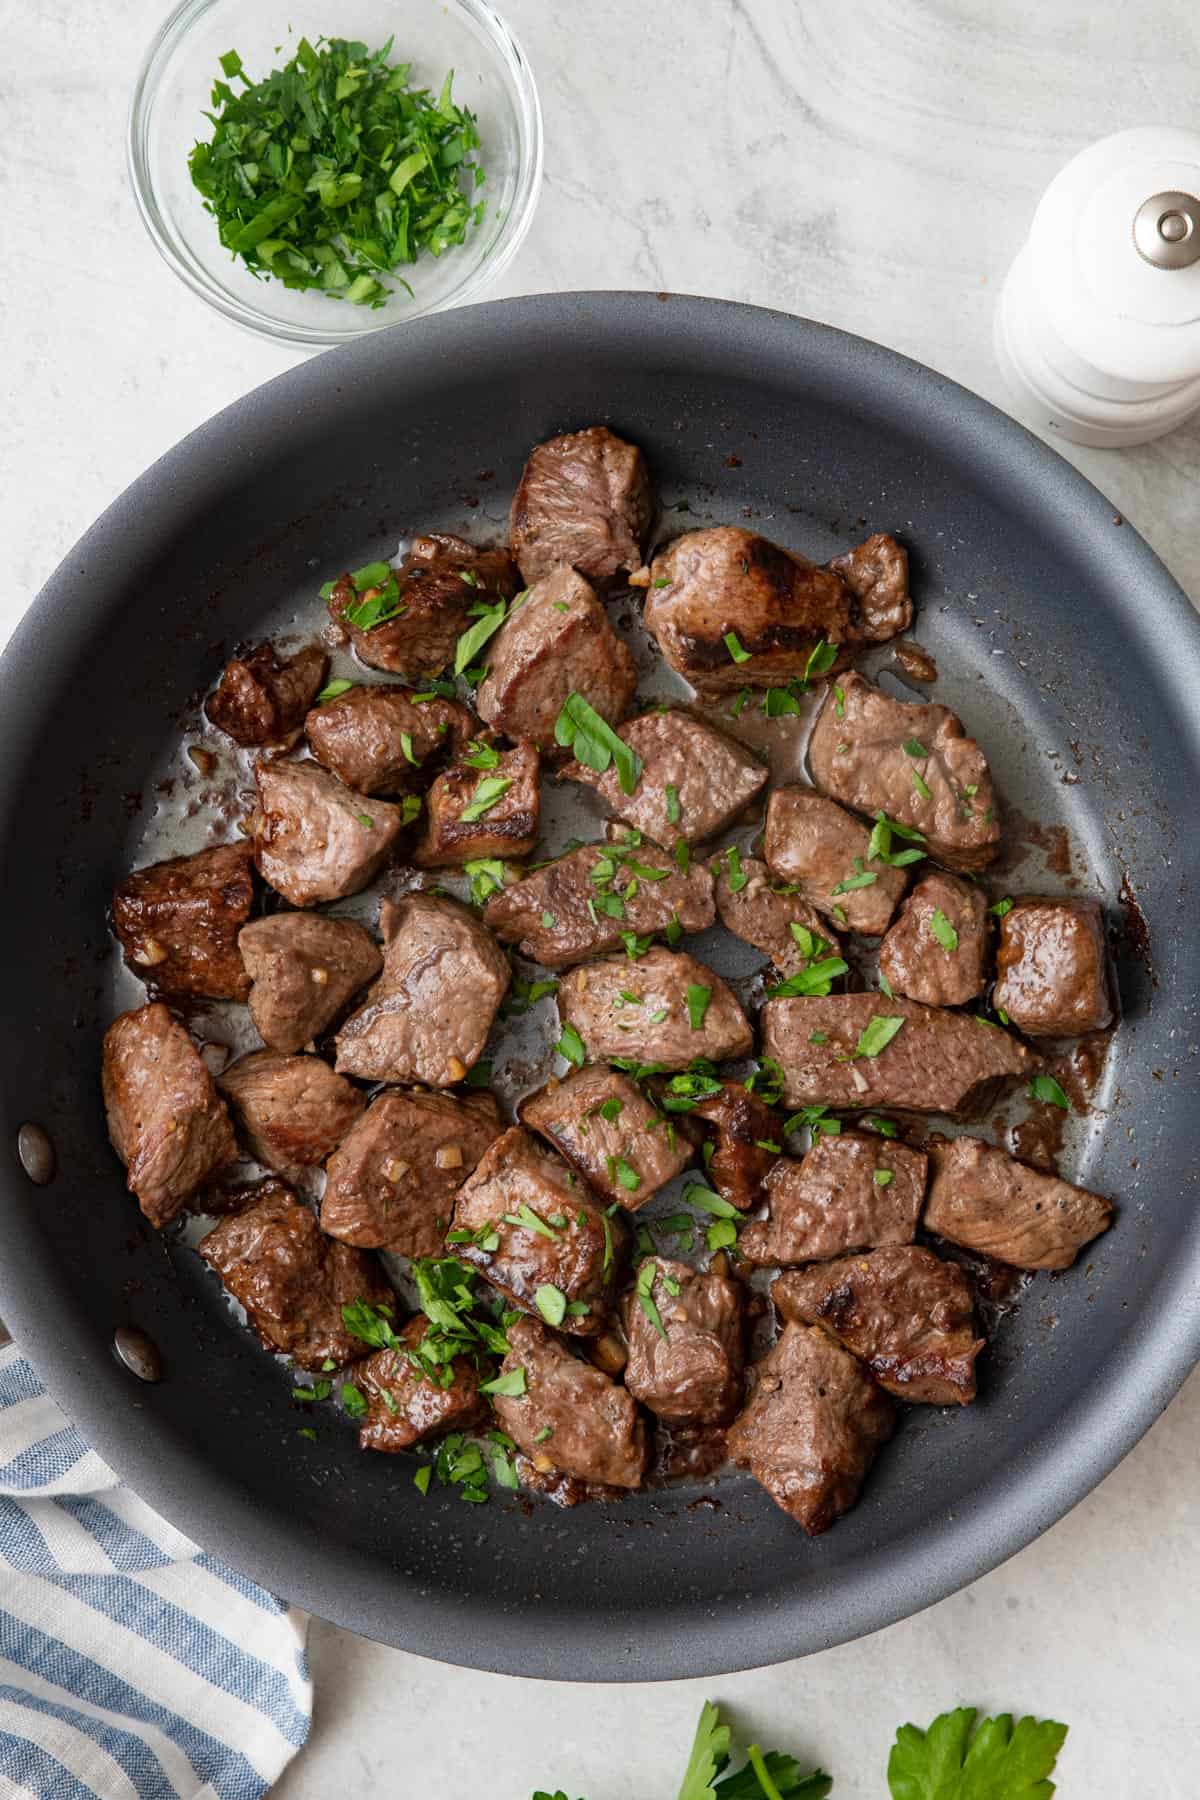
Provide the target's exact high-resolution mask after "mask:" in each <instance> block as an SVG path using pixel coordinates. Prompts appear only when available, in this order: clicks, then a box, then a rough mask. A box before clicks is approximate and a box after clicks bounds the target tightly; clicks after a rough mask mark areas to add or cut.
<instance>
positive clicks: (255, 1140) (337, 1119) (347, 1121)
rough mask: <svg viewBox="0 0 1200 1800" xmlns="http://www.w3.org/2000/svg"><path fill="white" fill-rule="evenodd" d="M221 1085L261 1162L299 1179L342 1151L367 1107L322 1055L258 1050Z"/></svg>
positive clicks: (238, 1063) (248, 1144)
mask: <svg viewBox="0 0 1200 1800" xmlns="http://www.w3.org/2000/svg"><path fill="white" fill-rule="evenodd" d="M217 1086H218V1087H219V1088H220V1090H221V1092H222V1094H223V1095H224V1096H225V1099H226V1100H227V1101H228V1102H229V1105H230V1107H231V1108H232V1111H233V1116H234V1118H235V1119H236V1120H237V1123H238V1127H239V1129H240V1132H241V1136H242V1140H243V1142H244V1143H245V1145H246V1147H247V1149H248V1150H249V1151H250V1154H251V1155H252V1156H253V1157H254V1158H255V1160H256V1161H257V1162H260V1163H263V1164H264V1165H265V1166H266V1167H267V1168H268V1169H274V1170H275V1172H276V1174H277V1175H285V1176H287V1177H288V1178H289V1179H290V1180H293V1181H296V1180H299V1178H300V1176H301V1175H302V1174H303V1172H304V1170H305V1169H312V1168H315V1167H316V1165H317V1164H318V1163H323V1162H324V1161H325V1158H326V1157H327V1156H330V1155H332V1153H333V1152H334V1150H336V1149H337V1147H338V1145H339V1144H340V1143H341V1141H342V1139H343V1138H344V1137H345V1135H346V1133H347V1132H348V1131H349V1129H350V1127H351V1126H352V1125H353V1123H354V1121H355V1119H357V1117H358V1115H359V1114H360V1113H361V1111H362V1109H363V1105H364V1101H363V1097H362V1095H361V1094H360V1093H359V1092H358V1090H357V1088H354V1087H352V1086H351V1084H350V1083H349V1082H348V1081H346V1080H344V1079H343V1078H342V1076H340V1075H335V1074H334V1072H333V1070H332V1069H331V1068H330V1066H329V1064H328V1063H327V1062H323V1061H322V1059H321V1058H320V1057H319V1056H284V1055H283V1054H282V1053H281V1052H280V1051H278V1050H253V1051H251V1053H250V1055H249V1056H240V1057H239V1058H238V1060H237V1061H236V1062H235V1063H230V1065H229V1067H228V1068H227V1069H226V1070H225V1072H224V1074H222V1075H221V1076H219V1077H218V1080H217Z"/></svg>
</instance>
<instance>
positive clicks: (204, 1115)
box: [102, 1000, 237, 1225]
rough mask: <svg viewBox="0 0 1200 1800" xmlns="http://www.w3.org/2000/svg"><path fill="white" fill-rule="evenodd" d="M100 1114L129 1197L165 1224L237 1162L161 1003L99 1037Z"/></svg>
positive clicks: (221, 1114)
mask: <svg viewBox="0 0 1200 1800" xmlns="http://www.w3.org/2000/svg"><path fill="white" fill-rule="evenodd" d="M102 1067H103V1083H104V1111H105V1115H106V1117H107V1120H108V1135H109V1137H110V1138H111V1139H112V1146H113V1149H114V1150H115V1151H116V1153H117V1155H118V1156H119V1157H120V1158H121V1161H122V1162H123V1163H124V1164H125V1168H126V1171H127V1173H128V1177H129V1191H130V1193H131V1194H136V1195H137V1198H138V1205H139V1206H140V1207H141V1209H142V1211H143V1212H144V1213H145V1215H146V1217H147V1218H148V1219H149V1221H150V1223H151V1224H152V1225H165V1224H166V1223H167V1220H168V1219H173V1218H174V1217H175V1214H176V1213H177V1212H178V1211H179V1210H180V1208H181V1207H182V1206H184V1205H185V1204H186V1202H187V1201H188V1200H189V1199H190V1198H191V1196H192V1195H193V1194H194V1193H196V1192H197V1190H198V1189H200V1188H202V1187H203V1186H204V1184H205V1182H206V1181H208V1180H209V1179H210V1178H211V1177H212V1176H213V1175H215V1174H216V1172H217V1171H218V1170H219V1169H222V1168H224V1166H225V1165H226V1163H231V1162H233V1161H234V1160H235V1158H236V1156H237V1145H236V1144H235V1143H234V1138H233V1126H232V1125H231V1124H230V1123H229V1114H228V1113H227V1112H226V1110H225V1103H224V1101H223V1100H222V1099H221V1097H220V1095H219V1094H218V1093H217V1090H216V1087H215V1085H214V1083H213V1078H212V1076H211V1075H210V1074H209V1072H208V1069H207V1068H206V1066H205V1064H204V1061H203V1059H202V1057H201V1056H200V1053H199V1051H198V1050H197V1049H196V1048H195V1047H194V1045H193V1044H192V1040H191V1039H190V1038H189V1036H188V1034H187V1032H186V1031H185V1030H184V1029H183V1026H182V1025H180V1024H179V1022H178V1020H176V1019H173V1018H172V1016H171V1014H170V1013H169V1012H168V1011H167V1008H166V1007H165V1006H164V1005H163V1004H162V1002H161V1000H159V1001H155V1002H154V1003H153V1004H152V1005H150V1006H140V1007H139V1008H138V1009H137V1011H136V1012H127V1013H122V1014H121V1016H120V1018H118V1019H114V1020H113V1022H112V1024H111V1025H110V1026H109V1028H108V1030H107V1031H106V1032H105V1034H104V1059H103V1065H102Z"/></svg>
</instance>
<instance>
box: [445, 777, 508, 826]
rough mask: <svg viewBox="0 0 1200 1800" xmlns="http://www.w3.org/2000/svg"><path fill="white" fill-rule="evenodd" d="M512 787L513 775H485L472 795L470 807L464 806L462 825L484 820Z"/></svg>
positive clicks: (461, 816) (460, 816)
mask: <svg viewBox="0 0 1200 1800" xmlns="http://www.w3.org/2000/svg"><path fill="white" fill-rule="evenodd" d="M511 786H512V776H511V775H485V776H484V778H483V780H482V781H481V782H479V784H478V785H477V787H476V789H475V792H474V794H472V796H471V801H470V805H468V806H464V807H463V809H462V811H461V812H460V813H459V815H458V816H459V820H460V821H461V823H462V824H464V825H470V824H473V823H474V822H475V820H476V819H482V817H483V815H484V814H485V813H487V812H490V811H491V810H492V808H493V806H495V805H496V804H497V802H498V801H500V800H502V799H503V798H504V796H505V794H507V792H508V790H509V788H510V787H511Z"/></svg>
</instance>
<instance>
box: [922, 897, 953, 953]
mask: <svg viewBox="0 0 1200 1800" xmlns="http://www.w3.org/2000/svg"><path fill="white" fill-rule="evenodd" d="M929 929H930V931H932V933H933V935H934V937H935V938H936V939H937V941H938V943H939V944H940V945H941V946H942V949H943V950H944V951H945V952H946V954H947V955H948V956H949V955H950V953H951V952H952V951H954V950H957V949H958V933H957V931H955V929H954V927H953V925H952V924H951V923H950V921H949V919H948V918H947V917H946V915H945V913H944V912H943V911H942V909H941V907H940V906H939V907H936V908H935V909H934V912H933V915H932V917H931V918H930V920H929Z"/></svg>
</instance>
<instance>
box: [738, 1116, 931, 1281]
mask: <svg viewBox="0 0 1200 1800" xmlns="http://www.w3.org/2000/svg"><path fill="white" fill-rule="evenodd" d="M928 1167H929V1159H928V1158H927V1157H926V1156H924V1155H923V1154H922V1153H921V1151H919V1150H910V1149H909V1148H908V1147H907V1145H905V1144H898V1143H895V1142H894V1141H892V1140H890V1139H888V1138H884V1137H875V1136H871V1135H867V1134H864V1133H860V1132H857V1131H844V1132H841V1133H840V1134H839V1135H837V1136H829V1135H827V1134H826V1133H825V1132H823V1131H822V1132H818V1133H817V1134H816V1135H815V1136H814V1138H813V1145H812V1149H811V1150H809V1151H808V1153H807V1155H805V1156H802V1157H801V1158H800V1159H799V1160H797V1159H796V1158H795V1157H792V1156H788V1157H782V1158H780V1159H779V1160H778V1161H776V1163H775V1166H774V1167H773V1169H772V1170H771V1173H770V1175H769V1176H768V1177H767V1182H766V1195H767V1206H768V1210H767V1216H766V1218H765V1219H759V1220H756V1221H755V1222H754V1223H753V1224H752V1225H748V1226H747V1227H746V1229H745V1231H743V1233H742V1235H741V1237H740V1238H739V1239H738V1249H739V1250H740V1251H741V1253H742V1255H743V1256H744V1257H745V1259H746V1261H747V1262H752V1263H762V1264H764V1265H766V1266H767V1267H770V1266H771V1265H772V1264H775V1263H802V1262H816V1261H818V1260H823V1259H825V1258H826V1257H831V1256H844V1255H845V1254H846V1252H847V1251H849V1250H871V1249H874V1248H876V1246H878V1245H882V1244H911V1243H912V1241H913V1238H914V1237H915V1236H916V1231H917V1220H918V1219H919V1218H920V1216H921V1202H922V1201H923V1200H924V1198H925V1180H926V1175H927V1173H928Z"/></svg>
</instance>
